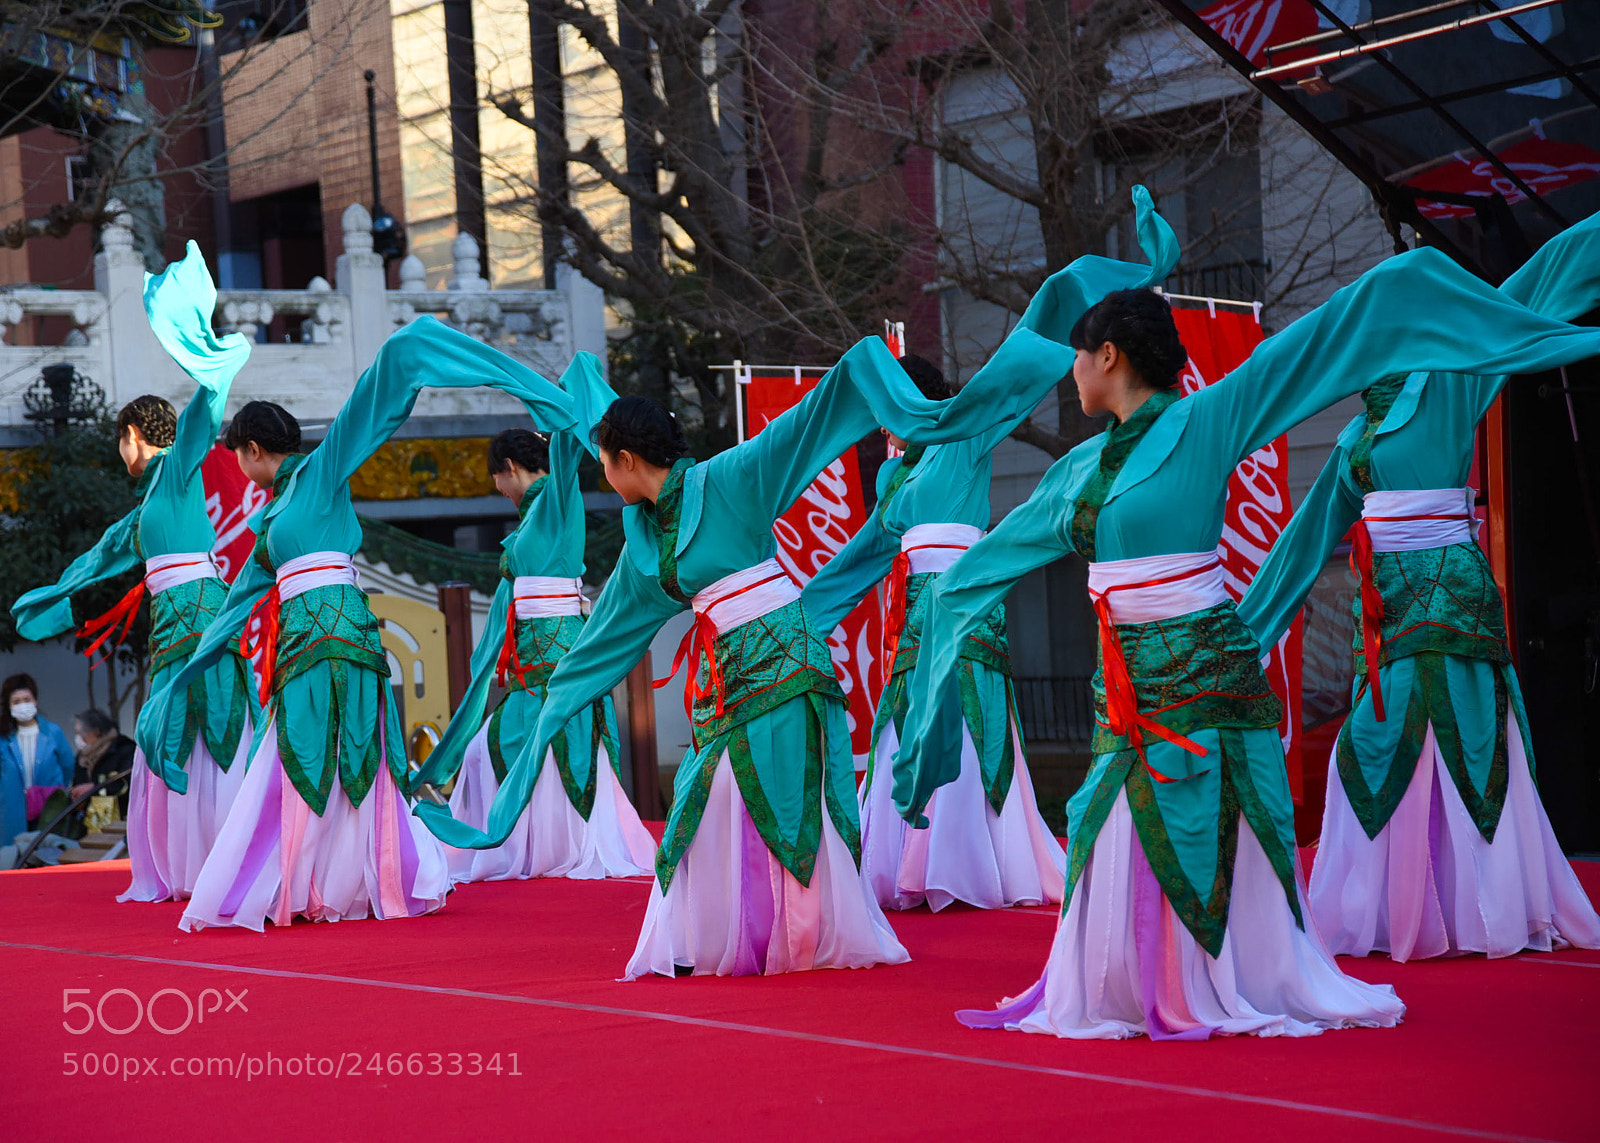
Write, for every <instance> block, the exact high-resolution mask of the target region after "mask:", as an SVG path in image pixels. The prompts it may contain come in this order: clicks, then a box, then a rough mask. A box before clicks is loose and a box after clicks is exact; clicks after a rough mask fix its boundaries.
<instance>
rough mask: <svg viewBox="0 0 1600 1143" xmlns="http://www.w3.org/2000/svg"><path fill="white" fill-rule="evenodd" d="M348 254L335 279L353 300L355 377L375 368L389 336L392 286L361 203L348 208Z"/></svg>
mask: <svg viewBox="0 0 1600 1143" xmlns="http://www.w3.org/2000/svg"><path fill="white" fill-rule="evenodd" d="M340 221H341V224H342V226H343V229H344V253H343V254H341V255H339V261H338V264H337V269H336V270H335V274H334V277H335V278H336V279H337V281H338V286H339V292H340V293H342V294H345V295H347V296H348V297H349V298H350V330H349V338H350V351H351V355H352V362H351V364H352V365H353V367H354V373H352V375H351V382H352V384H353V383H354V379H355V376H357V375H359V374H360V373H361V371H362V370H363V369H365V368H366V367H367V366H369V365H371V364H372V359H373V358H374V357H376V356H377V355H378V347H379V346H380V345H382V344H383V341H384V338H386V337H388V336H389V330H390V328H391V325H390V322H389V299H388V297H387V290H388V283H387V282H386V281H385V280H384V273H383V258H382V256H381V255H379V254H376V253H374V252H373V249H372V216H371V215H370V214H368V213H367V208H366V207H364V206H362V205H361V204H360V203H358V202H353V203H351V204H350V205H349V206H348V207H346V208H345V212H344V215H343V217H342V218H341V220H340Z"/></svg>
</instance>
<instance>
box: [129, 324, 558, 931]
mask: <svg viewBox="0 0 1600 1143" xmlns="http://www.w3.org/2000/svg"><path fill="white" fill-rule="evenodd" d="M480 384H492V385H496V386H498V387H502V388H507V389H510V390H512V391H513V392H515V393H516V395H517V396H519V397H521V398H523V399H524V400H525V401H532V402H535V403H537V404H539V405H540V406H541V408H543V409H544V410H545V411H546V415H547V416H548V418H549V421H550V423H551V424H552V425H560V426H561V427H565V426H566V425H568V424H570V423H571V418H570V414H567V413H564V412H563V410H562V408H561V407H560V406H559V405H557V404H552V403H549V398H548V397H547V396H546V395H545V394H544V392H538V393H536V392H535V391H534V388H533V387H534V386H536V385H539V384H540V379H539V378H538V377H537V375H536V374H534V373H532V372H531V371H530V370H528V369H526V368H525V367H523V366H521V365H518V364H517V363H516V362H514V361H512V360H511V359H510V358H508V357H505V356H504V355H503V354H500V353H498V352H496V351H495V350H493V349H490V348H489V347H488V346H486V345H484V344H482V343H481V342H478V341H474V340H473V339H472V338H470V337H467V336H466V335H465V334H461V333H457V332H455V331H453V330H450V329H448V328H447V327H445V326H443V325H441V324H440V323H439V322H437V321H435V320H433V319H432V318H420V319H418V320H417V321H416V322H413V323H412V324H411V325H409V326H407V327H406V328H405V329H403V330H401V331H400V332H399V333H396V334H395V335H394V336H393V337H391V338H389V340H388V341H386V342H385V343H384V344H383V346H382V348H380V349H379V351H378V356H377V358H376V359H375V360H374V361H373V363H372V365H371V366H370V367H369V368H368V369H367V370H366V372H364V373H363V374H362V375H361V376H360V378H358V379H357V381H356V384H355V388H354V389H353V390H352V391H351V394H350V398H349V400H347V401H346V402H345V405H344V408H343V409H341V410H340V411H339V415H338V416H337V417H335V418H334V421H333V424H331V425H330V426H329V427H328V434H327V436H326V437H325V438H324V439H323V441H322V443H321V444H320V445H318V446H317V447H316V448H315V449H314V450H312V452H311V453H310V454H309V455H300V453H299V451H298V450H299V447H300V426H299V425H298V424H297V423H296V421H295V419H294V418H293V417H292V416H291V415H290V414H289V413H287V412H286V411H284V410H283V409H282V408H280V407H278V406H277V405H274V404H271V403H270V402H266V401H252V402H250V403H249V404H247V405H246V406H245V407H244V408H242V409H241V410H239V413H238V415H237V416H235V417H234V419H233V422H232V423H231V424H230V425H229V426H228V432H227V435H226V437H225V438H224V443H225V444H226V445H227V446H228V447H229V448H232V449H233V450H234V452H235V454H236V455H237V456H238V458H239V467H240V469H242V470H243V472H244V474H245V475H246V476H248V477H249V478H250V479H251V480H253V481H255V482H256V483H257V484H258V485H260V486H261V487H263V488H271V489H272V491H273V500H272V503H270V504H269V505H267V507H266V508H265V509H264V510H263V511H262V512H261V513H260V515H259V516H258V517H257V521H256V524H255V527H256V531H257V533H258V536H259V539H258V540H257V542H256V551H255V558H254V559H253V560H252V561H251V562H250V563H248V564H247V565H246V566H245V568H244V570H243V571H241V572H240V574H239V576H238V578H237V579H235V580H234V583H233V588H232V589H231V590H230V591H229V593H228V598H227V601H226V603H225V605H224V606H223V609H222V611H221V613H220V614H219V615H218V616H217V618H216V620H215V621H214V622H213V623H212V624H211V626H210V627H208V628H207V629H206V632H205V636H204V638H202V639H201V640H200V645H199V647H198V648H196V650H195V653H194V655H193V657H192V658H191V659H190V660H189V662H188V664H187V665H186V666H184V668H183V669H182V670H181V671H180V672H179V673H178V675H177V676H176V677H175V678H174V679H173V680H172V681H171V682H170V683H169V684H168V685H167V686H166V687H165V688H163V690H162V691H161V692H159V693H158V694H157V695H156V696H155V697H154V698H153V699H152V700H151V701H150V702H149V703H148V704H147V705H146V707H145V710H144V712H143V713H141V715H140V716H139V740H140V742H141V744H145V743H147V742H148V741H149V740H150V739H151V738H152V737H153V735H154V733H155V731H156V729H157V728H159V727H160V726H163V725H165V722H166V719H167V717H168V712H169V710H170V708H171V706H172V704H173V702H174V698H175V696H176V695H179V694H182V693H183V690H184V688H186V687H187V686H188V685H189V683H190V682H191V680H192V679H193V678H195V677H198V675H199V673H200V672H202V671H204V670H206V669H207V668H208V667H210V665H211V664H212V663H213V662H216V661H217V660H218V659H220V658H221V657H222V656H224V655H225V654H227V653H228V652H229V649H230V648H231V647H232V646H233V644H234V642H235V640H236V639H239V637H240V635H241V633H243V634H244V636H245V640H246V641H248V642H247V645H246V646H244V647H241V650H242V651H243V653H245V654H247V655H253V654H254V653H255V652H257V651H259V653H260V654H261V656H262V662H263V663H264V667H263V673H262V676H261V678H260V684H261V686H260V693H261V701H262V705H263V707H264V708H266V714H267V724H266V727H265V729H264V730H263V732H262V733H261V734H260V735H258V736H257V740H256V743H255V748H254V753H253V755H252V757H251V759H250V770H249V773H248V774H247V775H246V778H245V782H244V785H243V786H242V787H241V789H240V791H239V796H238V798H237V800H236V801H235V803H234V807H233V811H232V813H231V814H229V816H228V821H227V824H226V825H225V826H224V828H223V833H222V836H221V837H220V838H219V839H218V841H217V844H216V846H215V847H214V848H213V849H212V851H211V856H210V857H209V858H207V859H206V864H205V867H204V868H203V869H202V870H201V871H200V877H199V880H198V881H197V883H196V885H195V890H194V896H193V898H192V899H191V900H190V902H189V907H188V909H186V910H185V911H184V914H183V919H182V920H181V921H180V922H179V924H180V927H182V928H184V929H188V930H191V931H193V930H197V929H200V928H203V927H205V926H207V925H240V926H244V927H246V928H251V929H256V930H258V931H259V930H260V929H262V928H263V926H264V923H265V922H266V921H268V920H271V921H273V922H274V923H276V924H280V925H281V924H288V923H289V922H290V921H291V920H293V919H294V918H295V917H296V916H304V917H308V918H310V919H312V920H329V921H337V920H344V919H355V918H360V917H365V916H367V915H368V914H369V913H370V914H372V915H374V916H377V917H379V918H393V917H405V916H416V915H418V914H419V913H426V912H431V911H432V910H434V909H437V908H439V907H440V906H441V905H443V904H444V898H445V894H446V893H447V892H448V890H449V885H450V881H449V872H448V869H447V868H446V861H445V856H444V852H443V850H442V849H441V848H440V846H439V844H438V843H437V842H435V841H434V840H433V838H432V837H430V836H429V835H428V833H427V831H425V830H423V829H421V828H418V827H417V824H416V823H414V822H412V821H411V819H410V816H409V815H408V814H407V812H406V800H405V796H404V795H403V794H402V793H401V791H402V790H404V789H405V782H406V777H407V775H406V760H405V754H404V744H403V742H402V738H401V733H400V726H399V719H398V716H397V713H396V710H395V702H394V696H393V694H392V693H391V691H390V689H389V686H390V685H389V666H388V662H387V660H386V658H385V656H384V652H383V648H382V647H381V645H380V644H379V641H378V624H377V621H376V620H375V619H374V618H373V615H372V612H371V610H370V609H369V608H368V607H367V601H366V596H365V595H364V594H363V593H362V591H361V590H360V588H359V587H358V586H357V583H356V574H355V565H354V563H353V562H352V560H351V557H352V555H353V554H354V553H355V552H356V551H357V550H358V549H359V548H360V545H361V525H360V523H359V522H358V521H357V520H356V515H355V510H354V509H353V508H352V507H351V504H350V486H349V481H350V477H351V475H353V474H354V472H355V470H356V469H357V468H358V467H360V465H361V464H362V462H363V461H365V460H366V459H367V457H368V456H370V455H371V454H372V452H373V451H374V450H375V449H376V448H377V447H378V445H379V444H381V443H382V442H383V441H384V440H386V439H387V438H388V437H389V435H390V434H391V433H393V432H394V430H395V429H396V428H397V427H398V426H399V425H400V424H401V423H402V422H403V421H404V420H405V419H406V417H407V416H408V415H409V414H410V412H411V408H412V406H413V405H414V404H415V403H416V399H417V395H418V394H419V393H420V392H421V390H422V389H423V388H424V387H426V386H430V385H432V386H458V387H462V386H471V385H480ZM543 388H544V390H546V391H548V392H554V390H553V389H550V387H548V386H544V387H543ZM252 623H258V624H259V627H252V626H251V624H252ZM182 778H183V774H182V773H181V772H179V773H176V774H173V773H169V774H168V775H167V780H168V782H169V783H172V784H174V785H175V786H176V785H177V784H178V782H181V780H182ZM175 779H176V780H177V781H175Z"/></svg>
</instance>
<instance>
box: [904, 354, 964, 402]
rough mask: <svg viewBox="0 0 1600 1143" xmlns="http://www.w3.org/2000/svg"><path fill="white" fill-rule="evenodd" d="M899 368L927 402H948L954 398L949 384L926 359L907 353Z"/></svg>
mask: <svg viewBox="0 0 1600 1143" xmlns="http://www.w3.org/2000/svg"><path fill="white" fill-rule="evenodd" d="M900 368H902V369H904V370H905V371H906V375H907V376H909V377H910V378H911V380H912V381H913V382H915V384H916V386H917V388H918V389H920V390H921V391H922V395H923V396H924V397H926V398H928V400H930V401H948V400H949V399H950V398H951V397H954V396H955V390H954V389H952V388H951V387H950V382H948V381H946V380H945V379H944V374H943V373H942V372H941V371H940V369H939V367H938V366H937V365H935V364H934V363H933V362H931V361H929V360H928V359H927V358H926V357H918V356H917V355H916V354H915V353H908V354H906V355H905V356H904V357H902V358H901V359H900Z"/></svg>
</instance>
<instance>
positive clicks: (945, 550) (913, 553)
mask: <svg viewBox="0 0 1600 1143" xmlns="http://www.w3.org/2000/svg"><path fill="white" fill-rule="evenodd" d="M981 539H983V529H982V528H974V527H973V526H972V525H971V524H917V525H914V526H913V527H910V528H907V529H906V532H905V535H903V536H901V537H900V550H901V551H902V552H903V553H905V556H906V559H908V560H909V561H910V562H911V567H910V569H909V572H910V574H912V575H916V574H919V573H921V572H942V571H949V570H950V565H951V564H953V563H955V562H956V561H957V560H958V559H960V558H961V553H962V552H964V551H966V550H967V549H968V548H970V547H972V545H973V544H976V543H977V542H978V541H979V540H981Z"/></svg>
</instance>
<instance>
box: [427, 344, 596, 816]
mask: <svg viewBox="0 0 1600 1143" xmlns="http://www.w3.org/2000/svg"><path fill="white" fill-rule="evenodd" d="M561 385H562V389H563V390H564V391H565V393H566V395H567V397H568V398H569V399H570V401H571V407H572V411H573V413H574V423H573V425H572V427H571V428H570V429H565V430H562V429H558V430H555V431H553V432H551V434H550V475H549V478H548V479H550V480H551V481H553V482H556V487H552V488H551V489H550V490H549V491H548V492H547V493H545V495H556V496H560V497H562V498H563V499H565V500H569V501H572V503H571V504H568V505H567V511H568V512H569V513H570V512H573V511H576V512H578V513H581V512H582V511H583V494H582V492H580V491H579V489H578V459H579V457H580V456H581V455H582V454H583V453H584V451H585V450H591V451H592V450H593V448H594V446H593V444H592V443H591V442H590V439H589V438H590V433H591V432H592V430H593V429H594V426H595V424H596V423H597V422H598V421H599V419H600V418H601V417H602V416H603V415H604V414H605V411H606V410H607V409H608V408H610V407H611V402H612V401H614V400H615V399H616V395H615V394H614V393H613V392H612V391H611V387H610V386H609V385H607V384H606V382H605V378H604V376H603V375H602V374H601V372H600V363H599V359H598V358H596V357H595V356H594V354H592V353H579V354H578V355H577V356H576V357H574V358H573V361H572V364H570V365H569V366H568V367H567V369H566V371H565V372H564V373H562V375H561ZM517 395H518V396H519V397H521V396H523V391H522V390H521V389H520V388H519V389H518V390H517ZM527 398H528V399H525V400H524V402H523V403H524V404H525V405H526V406H527V408H528V415H529V416H531V417H532V418H533V421H534V424H536V425H538V426H539V427H540V428H541V429H542V428H544V427H545V425H546V423H547V422H546V420H545V417H546V416H547V415H548V407H547V405H546V404H541V403H540V401H539V400H538V394H537V392H529V393H528V394H527ZM559 539H560V537H559V536H551V537H550V541H551V542H552V543H555V542H558V541H559ZM513 594H514V593H513V583H512V581H511V580H509V579H505V578H502V579H501V581H500V585H499V586H498V587H497V588H495V593H494V598H493V599H492V600H491V601H490V604H489V614H488V617H487V618H486V619H485V620H484V625H483V635H482V636H481V637H480V638H479V639H478V645H477V646H476V647H474V648H473V651H472V661H471V665H470V670H471V675H472V681H471V682H470V683H469V684H468V685H467V692H466V694H465V695H464V696H463V697H462V699H461V705H459V706H458V707H456V710H455V713H454V714H452V715H451V716H450V725H449V726H448V727H446V728H445V732H444V736H443V737H442V738H441V739H440V740H439V744H438V745H437V746H435V747H434V748H433V751H432V752H431V753H430V754H429V755H428V758H427V761H425V762H424V763H423V764H422V766H421V768H420V769H419V770H418V771H417V772H416V773H415V774H413V775H412V779H411V787H412V789H413V790H418V789H421V788H422V786H423V785H431V786H434V787H438V786H442V785H443V784H444V783H445V782H447V781H449V780H450V777H451V776H452V775H453V774H455V773H456V771H458V770H460V769H461V763H462V761H463V760H464V759H465V758H466V752H467V747H468V746H470V745H471V744H472V739H473V738H474V737H475V736H476V735H477V733H478V730H479V729H480V727H481V725H482V723H483V718H484V715H485V713H486V712H487V710H488V706H489V688H490V685H491V683H492V681H493V679H494V672H495V667H496V665H497V664H498V663H499V661H500V652H501V649H502V648H503V647H504V645H505V638H506V613H507V611H509V610H510V608H511V607H512V596H513Z"/></svg>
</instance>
